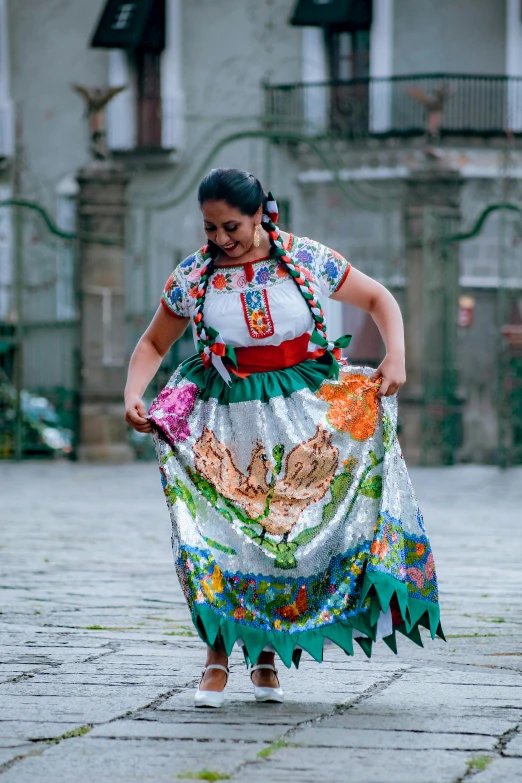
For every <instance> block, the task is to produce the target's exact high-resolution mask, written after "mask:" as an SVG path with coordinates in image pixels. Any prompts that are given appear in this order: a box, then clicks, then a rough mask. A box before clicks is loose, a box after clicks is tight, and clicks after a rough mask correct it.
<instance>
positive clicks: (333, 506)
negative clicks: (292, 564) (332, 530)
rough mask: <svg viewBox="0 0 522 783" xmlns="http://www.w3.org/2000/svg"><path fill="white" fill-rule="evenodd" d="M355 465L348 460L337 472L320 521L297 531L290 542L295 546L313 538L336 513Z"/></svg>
mask: <svg viewBox="0 0 522 783" xmlns="http://www.w3.org/2000/svg"><path fill="white" fill-rule="evenodd" d="M356 465H357V462H356V460H354V459H351V460H348V462H347V464H346V465H345V467H344V470H343V472H342V473H339V475H338V476H336V477H335V478H334V480H333V481H332V484H331V486H330V492H331V495H332V499H331V500H330V502H329V503H326V505H325V506H324V508H323V516H322V519H321V522H320V523H319V524H318V525H316V526H315V527H310V528H308V529H307V530H303V531H302V532H301V533H298V534H297V536H296V537H295V538H294V539H292V543H294V544H297V546H303V545H304V544H308V543H310V541H313V540H314V538H315V537H316V536H317V535H318V534H319V533H320V532H321V530H322V529H323V527H326V525H328V524H329V523H330V522H331V521H332V519H333V518H334V516H335V514H336V513H337V509H338V508H339V506H340V504H341V503H342V502H343V500H344V499H345V498H346V496H347V495H348V492H349V491H350V489H351V486H352V484H353V470H354V468H355V466H356Z"/></svg>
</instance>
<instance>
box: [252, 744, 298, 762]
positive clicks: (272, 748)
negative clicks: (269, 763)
mask: <svg viewBox="0 0 522 783" xmlns="http://www.w3.org/2000/svg"><path fill="white" fill-rule="evenodd" d="M288 747H290V746H289V744H288V742H285V741H284V740H274V742H271V743H270V745H268V747H266V748H263V750H260V751H259V753H258V754H257V757H258V759H267V758H268V757H269V756H271V755H272V753H275V752H276V751H277V750H280V749H281V748H288ZM294 747H296V746H294Z"/></svg>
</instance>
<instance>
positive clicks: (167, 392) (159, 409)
mask: <svg viewBox="0 0 522 783" xmlns="http://www.w3.org/2000/svg"><path fill="white" fill-rule="evenodd" d="M197 393H198V387H197V386H196V384H195V383H187V384H186V385H185V386H181V387H180V388H178V387H176V388H171V387H169V386H167V387H166V388H165V389H163V391H162V392H160V394H158V396H157V397H156V399H155V400H154V402H153V403H152V405H151V406H150V410H149V420H150V421H151V422H152V424H154V425H155V426H156V427H157V428H158V429H159V430H160V431H161V432H162V433H163V434H164V435H165V437H166V438H167V440H168V441H170V443H180V442H181V441H184V440H187V438H188V437H189V436H190V429H189V426H188V423H187V419H188V417H189V416H190V414H191V413H192V409H193V408H194V403H195V402H196V396H197Z"/></svg>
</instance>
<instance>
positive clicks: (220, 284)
mask: <svg viewBox="0 0 522 783" xmlns="http://www.w3.org/2000/svg"><path fill="white" fill-rule="evenodd" d="M226 284H227V278H226V277H225V275H216V276H215V278H214V279H213V281H212V285H213V286H214V288H217V289H218V291H222V290H223V288H224V287H225V286H226Z"/></svg>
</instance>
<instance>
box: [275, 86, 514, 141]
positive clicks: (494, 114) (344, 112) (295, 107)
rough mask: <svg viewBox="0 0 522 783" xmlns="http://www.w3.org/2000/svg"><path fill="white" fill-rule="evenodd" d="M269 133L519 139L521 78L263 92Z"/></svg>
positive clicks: (350, 136) (357, 136)
mask: <svg viewBox="0 0 522 783" xmlns="http://www.w3.org/2000/svg"><path fill="white" fill-rule="evenodd" d="M264 123H265V127H266V128H267V129H268V130H271V131H275V132H281V133H282V134H283V135H284V134H292V133H299V134H304V135H307V136H313V137H329V138H339V139H342V138H345V139H352V140H356V139H363V138H368V137H379V136H383V137H386V136H416V135H422V134H424V133H425V132H426V130H427V127H428V123H429V125H430V128H431V132H432V135H435V136H436V135H437V134H438V133H439V132H440V134H441V135H442V136H444V135H463V136H505V135H506V134H512V133H514V134H519V133H522V77H507V76H470V75H459V74H444V73H440V74H427V75H426V74H425V75H414V76H394V77H391V78H375V79H355V80H352V81H343V82H341V81H338V82H322V83H317V84H316V83H300V84H278V85H266V86H265V113H264Z"/></svg>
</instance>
